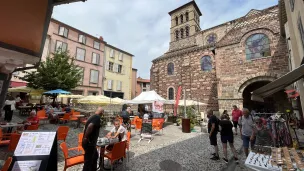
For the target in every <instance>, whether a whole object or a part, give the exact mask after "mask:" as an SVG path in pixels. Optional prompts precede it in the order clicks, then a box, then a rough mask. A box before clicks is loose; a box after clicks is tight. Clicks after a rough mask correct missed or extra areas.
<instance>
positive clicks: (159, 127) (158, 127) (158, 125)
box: [152, 121, 164, 134]
mask: <svg viewBox="0 0 304 171" xmlns="http://www.w3.org/2000/svg"><path fill="white" fill-rule="evenodd" d="M163 124H164V122H162V121H156V122H155V123H153V121H152V127H153V129H154V130H156V131H158V132H160V131H162V134H163V133H164V129H163Z"/></svg>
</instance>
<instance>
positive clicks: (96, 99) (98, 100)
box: [78, 95, 111, 105]
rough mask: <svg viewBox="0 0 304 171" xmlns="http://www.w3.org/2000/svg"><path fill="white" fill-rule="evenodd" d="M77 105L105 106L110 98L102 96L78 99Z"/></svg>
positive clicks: (109, 101)
mask: <svg viewBox="0 0 304 171" xmlns="http://www.w3.org/2000/svg"><path fill="white" fill-rule="evenodd" d="M78 103H87V104H100V105H107V104H110V103H111V98H109V97H106V96H103V95H98V96H86V97H84V98H81V99H79V100H78Z"/></svg>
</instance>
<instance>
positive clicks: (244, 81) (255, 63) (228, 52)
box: [150, 0, 303, 112]
mask: <svg viewBox="0 0 304 171" xmlns="http://www.w3.org/2000/svg"><path fill="white" fill-rule="evenodd" d="M169 15H170V16H171V20H170V22H171V27H170V37H171V40H170V46H169V49H168V51H167V52H166V53H164V54H163V55H161V56H160V57H158V58H155V59H154V60H153V61H152V62H153V64H152V67H151V71H150V72H151V74H150V77H151V78H150V79H151V88H152V89H153V90H155V91H156V92H157V93H158V94H159V95H161V96H162V97H164V98H167V99H169V100H174V99H176V94H177V90H178V87H179V86H181V87H182V90H185V92H186V93H185V94H184V93H183V92H182V93H181V94H182V96H181V99H182V98H183V97H184V96H185V97H186V99H193V100H198V101H200V102H203V103H206V104H207V105H205V106H201V111H206V110H208V109H211V110H215V111H216V110H217V111H219V110H224V109H226V110H228V111H231V109H232V106H233V105H237V106H238V107H240V108H243V107H247V108H249V109H250V110H251V109H255V110H256V111H258V110H263V109H266V110H267V111H273V112H275V111H285V110H286V109H290V108H291V104H290V102H289V100H288V98H287V95H286V93H285V92H284V90H280V91H279V92H276V93H274V94H272V95H271V96H269V97H267V98H266V99H265V101H264V102H254V101H252V100H251V92H252V91H254V90H256V89H258V88H260V87H262V86H264V85H266V84H268V83H270V82H272V81H273V80H275V79H277V78H279V77H280V76H282V75H284V74H286V73H287V72H288V71H289V68H288V51H287V44H286V41H285V40H284V39H282V38H281V35H280V32H281V30H280V27H279V26H280V21H279V7H278V5H276V6H272V7H269V8H266V9H262V10H260V9H252V10H250V11H249V12H248V13H247V14H246V15H245V16H241V17H240V18H237V19H234V20H232V21H228V22H225V23H222V24H220V25H217V26H214V27H212V28H208V29H204V30H201V29H200V16H201V15H202V13H201V11H200V9H199V7H198V5H197V4H196V2H195V1H194V0H193V1H190V2H188V3H186V4H185V5H182V6H181V7H178V8H176V9H174V10H173V11H171V12H169ZM223 15H225V14H224V13H223ZM168 22H169V21H168ZM302 56H303V55H302Z"/></svg>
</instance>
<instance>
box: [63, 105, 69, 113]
mask: <svg viewBox="0 0 304 171" xmlns="http://www.w3.org/2000/svg"><path fill="white" fill-rule="evenodd" d="M64 111H65V113H70V112H71V107H70V106H69V105H67V106H66V107H65V108H64Z"/></svg>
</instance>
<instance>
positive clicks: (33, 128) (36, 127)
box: [26, 124, 39, 130]
mask: <svg viewBox="0 0 304 171" xmlns="http://www.w3.org/2000/svg"><path fill="white" fill-rule="evenodd" d="M38 128H39V125H38V124H37V125H29V126H27V128H26V130H38Z"/></svg>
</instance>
